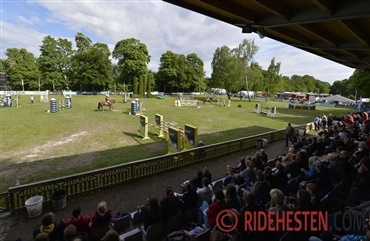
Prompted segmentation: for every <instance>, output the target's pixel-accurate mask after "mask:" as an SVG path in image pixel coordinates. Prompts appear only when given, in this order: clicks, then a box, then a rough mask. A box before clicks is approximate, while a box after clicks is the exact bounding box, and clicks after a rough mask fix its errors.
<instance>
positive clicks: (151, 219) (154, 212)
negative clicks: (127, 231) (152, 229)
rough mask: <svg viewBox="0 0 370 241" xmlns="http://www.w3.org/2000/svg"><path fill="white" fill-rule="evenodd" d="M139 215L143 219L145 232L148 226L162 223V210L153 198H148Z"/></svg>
mask: <svg viewBox="0 0 370 241" xmlns="http://www.w3.org/2000/svg"><path fill="white" fill-rule="evenodd" d="M139 213H140V214H141V215H142V216H143V217H144V229H145V231H146V230H147V229H148V227H149V226H151V225H153V224H157V223H159V222H161V221H163V215H162V210H161V207H160V206H159V204H158V200H157V198H155V197H150V198H148V199H147V201H146V203H145V206H143V207H141V208H140V209H139Z"/></svg>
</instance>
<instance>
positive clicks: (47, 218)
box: [33, 212, 64, 241]
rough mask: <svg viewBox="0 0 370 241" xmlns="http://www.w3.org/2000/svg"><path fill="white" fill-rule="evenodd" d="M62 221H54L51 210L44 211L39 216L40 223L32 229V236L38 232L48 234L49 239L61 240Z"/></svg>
mask: <svg viewBox="0 0 370 241" xmlns="http://www.w3.org/2000/svg"><path fill="white" fill-rule="evenodd" d="M63 231H64V222H63V221H62V220H60V221H57V222H55V221H54V214H53V213H52V212H48V213H46V214H45V215H44V216H42V218H41V225H37V226H36V228H35V229H34V230H33V238H36V236H37V235H38V234H40V233H45V234H47V235H48V238H49V240H50V241H59V240H63Z"/></svg>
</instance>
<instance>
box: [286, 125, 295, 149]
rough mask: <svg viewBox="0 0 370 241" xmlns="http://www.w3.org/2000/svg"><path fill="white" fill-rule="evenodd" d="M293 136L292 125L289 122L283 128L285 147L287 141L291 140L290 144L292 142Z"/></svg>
mask: <svg viewBox="0 0 370 241" xmlns="http://www.w3.org/2000/svg"><path fill="white" fill-rule="evenodd" d="M293 137H294V127H293V126H292V124H291V123H288V126H287V127H286V129H285V146H286V147H287V146H288V144H289V141H291V142H292V144H294V140H293Z"/></svg>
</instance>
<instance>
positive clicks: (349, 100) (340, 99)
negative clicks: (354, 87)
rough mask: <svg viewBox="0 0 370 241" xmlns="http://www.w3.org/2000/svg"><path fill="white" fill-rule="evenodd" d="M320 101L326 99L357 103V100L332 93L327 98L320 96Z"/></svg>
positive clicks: (327, 100)
mask: <svg viewBox="0 0 370 241" xmlns="http://www.w3.org/2000/svg"><path fill="white" fill-rule="evenodd" d="M318 101H326V102H338V103H342V104H350V103H356V101H354V100H351V99H348V98H346V97H343V96H340V95H332V96H328V97H325V98H320V99H318Z"/></svg>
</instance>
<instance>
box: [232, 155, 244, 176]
mask: <svg viewBox="0 0 370 241" xmlns="http://www.w3.org/2000/svg"><path fill="white" fill-rule="evenodd" d="M246 168H247V165H246V164H245V157H242V158H240V163H239V164H238V165H237V166H236V167H231V170H232V171H233V172H234V173H239V172H241V171H243V170H244V169H246Z"/></svg>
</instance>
